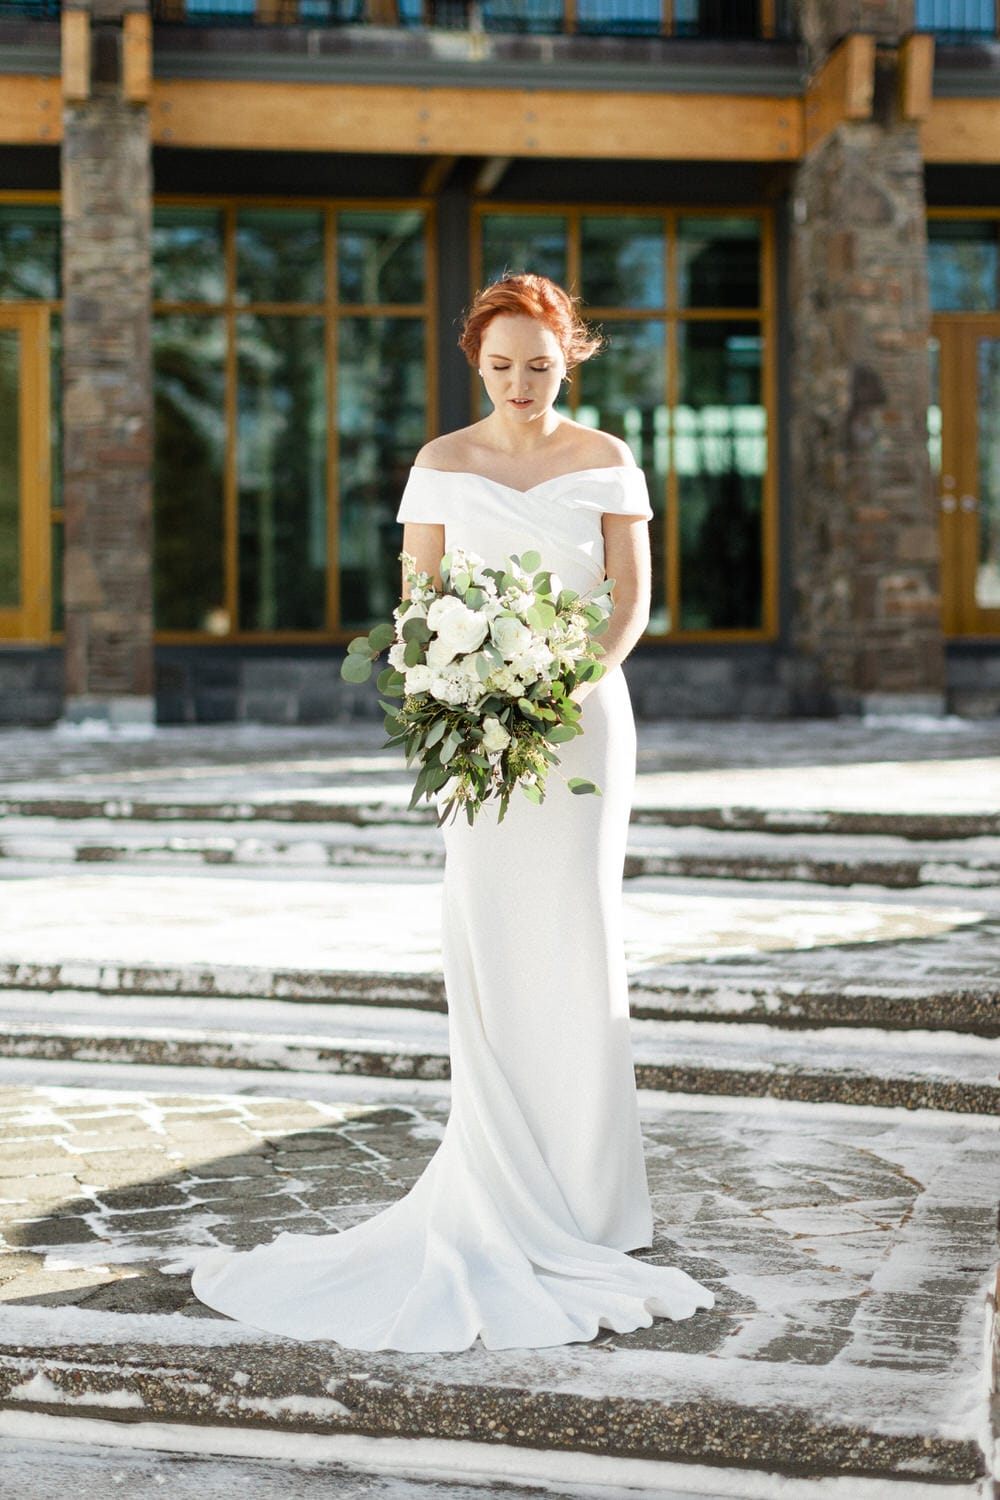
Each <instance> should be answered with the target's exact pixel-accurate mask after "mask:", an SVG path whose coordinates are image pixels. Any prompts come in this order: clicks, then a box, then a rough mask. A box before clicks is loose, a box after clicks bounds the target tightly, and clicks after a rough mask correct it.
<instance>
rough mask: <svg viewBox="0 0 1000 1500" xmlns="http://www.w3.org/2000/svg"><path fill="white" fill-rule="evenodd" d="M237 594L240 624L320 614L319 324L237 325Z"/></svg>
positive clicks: (322, 421) (261, 625)
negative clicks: (238, 583) (238, 581)
mask: <svg viewBox="0 0 1000 1500" xmlns="http://www.w3.org/2000/svg"><path fill="white" fill-rule="evenodd" d="M237 357H238V364H239V398H238V407H239V414H238V419H237V458H236V469H237V480H238V486H239V577H240V588H239V599H240V605H239V608H240V627H241V629H243V630H264V631H267V630H321V629H322V628H323V626H324V624H325V620H326V429H327V422H326V361H325V358H324V353H323V320H322V318H318V317H317V318H311V317H278V316H269V315H263V314H258V315H247V316H243V317H241V318H240V319H239V321H238V340H237Z"/></svg>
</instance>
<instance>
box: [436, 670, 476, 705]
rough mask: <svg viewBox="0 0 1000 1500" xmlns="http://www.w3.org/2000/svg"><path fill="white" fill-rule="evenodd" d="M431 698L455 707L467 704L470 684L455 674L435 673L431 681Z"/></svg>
mask: <svg viewBox="0 0 1000 1500" xmlns="http://www.w3.org/2000/svg"><path fill="white" fill-rule="evenodd" d="M431 697H432V698H436V699H437V700H438V702H439V703H449V704H451V705H452V706H453V707H454V706H457V705H458V704H459V703H467V702H468V682H467V680H463V679H462V678H461V677H459V676H458V675H457V674H456V673H454V672H435V673H434V674H433V675H432V681H431Z"/></svg>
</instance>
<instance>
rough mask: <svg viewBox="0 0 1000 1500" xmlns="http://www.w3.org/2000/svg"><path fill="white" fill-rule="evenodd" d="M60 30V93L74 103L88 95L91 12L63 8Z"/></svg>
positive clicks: (86, 97) (87, 97)
mask: <svg viewBox="0 0 1000 1500" xmlns="http://www.w3.org/2000/svg"><path fill="white" fill-rule="evenodd" d="M60 29H61V33H62V93H63V98H64V99H65V100H67V102H68V103H70V104H73V103H76V102H78V101H80V100H83V99H89V98H90V11H89V10H64V11H63V13H62V21H61V28H60Z"/></svg>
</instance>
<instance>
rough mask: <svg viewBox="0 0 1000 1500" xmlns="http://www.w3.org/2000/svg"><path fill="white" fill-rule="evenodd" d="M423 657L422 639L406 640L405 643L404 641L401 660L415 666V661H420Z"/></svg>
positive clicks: (409, 665)
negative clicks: (404, 646)
mask: <svg viewBox="0 0 1000 1500" xmlns="http://www.w3.org/2000/svg"><path fill="white" fill-rule="evenodd" d="M423 659H424V646H423V642H422V641H417V640H410V641H407V643H406V649H405V650H404V652H403V660H404V661H405V663H406V665H407V666H408V667H415V666H416V665H417V663H418V662H422V661H423Z"/></svg>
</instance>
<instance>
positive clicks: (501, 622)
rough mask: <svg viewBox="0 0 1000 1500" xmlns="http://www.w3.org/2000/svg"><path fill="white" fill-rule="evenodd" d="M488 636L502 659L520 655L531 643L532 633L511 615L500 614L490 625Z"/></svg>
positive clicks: (508, 659) (510, 658)
mask: <svg viewBox="0 0 1000 1500" xmlns="http://www.w3.org/2000/svg"><path fill="white" fill-rule="evenodd" d="M490 637H491V639H492V641H493V644H494V646H496V648H497V650H498V651H499V652H500V655H501V656H502V657H503V659H504V661H511V660H512V659H513V658H514V657H515V656H520V655H521V653H522V652H523V651H526V650H527V649H528V647H529V646H530V645H531V641H532V635H531V631H530V630H529V629H528V627H527V625H522V623H521V621H520V620H515V619H514V618H513V616H512V615H501V616H499V617H498V618H497V619H496V620H494V621H493V624H492V625H491V626H490Z"/></svg>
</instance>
